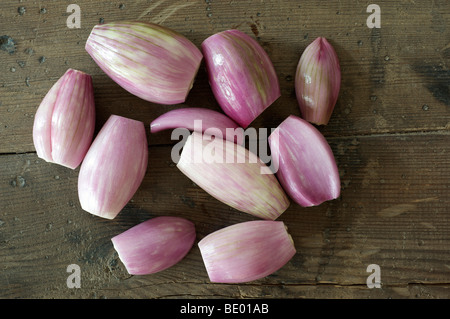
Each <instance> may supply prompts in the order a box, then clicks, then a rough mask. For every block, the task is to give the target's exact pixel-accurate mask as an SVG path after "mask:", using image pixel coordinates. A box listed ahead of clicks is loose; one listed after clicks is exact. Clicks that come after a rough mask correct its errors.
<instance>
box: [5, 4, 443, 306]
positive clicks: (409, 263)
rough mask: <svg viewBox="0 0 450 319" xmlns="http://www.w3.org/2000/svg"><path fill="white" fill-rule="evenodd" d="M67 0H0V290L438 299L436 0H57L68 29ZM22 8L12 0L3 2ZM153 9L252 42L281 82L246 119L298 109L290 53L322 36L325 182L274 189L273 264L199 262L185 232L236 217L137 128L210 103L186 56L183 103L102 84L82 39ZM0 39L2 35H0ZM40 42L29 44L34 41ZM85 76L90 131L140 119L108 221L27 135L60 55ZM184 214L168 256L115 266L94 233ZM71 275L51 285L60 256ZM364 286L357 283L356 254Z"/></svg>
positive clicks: (167, 146) (157, 137)
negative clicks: (289, 254) (129, 194)
mask: <svg viewBox="0 0 450 319" xmlns="http://www.w3.org/2000/svg"><path fill="white" fill-rule="evenodd" d="M70 3H71V2H70V1H69V2H68V1H62V0H55V1H43V0H40V1H27V0H20V1H17V0H14V1H11V0H6V1H2V2H1V5H0V37H1V36H4V37H3V38H2V39H3V40H2V41H3V42H2V50H0V297H1V298H304V297H306V298H448V297H450V211H449V208H450V200H449V197H450V196H449V195H450V183H449V179H450V160H449V154H450V146H449V138H450V134H449V128H450V86H449V84H450V70H449V66H450V23H449V21H450V3H449V2H448V1H447V0H434V1H424V0H415V1H413V0H404V1H395V2H394V1H377V2H376V4H378V5H379V6H380V9H381V11H380V12H381V15H380V17H381V27H380V28H369V27H368V25H367V23H366V22H367V21H366V20H367V18H368V17H369V15H370V14H371V13H370V12H369V13H368V12H367V6H368V5H369V4H371V2H367V1H356V2H355V1H349V0H345V1H342V0H341V1H319V0H307V1H306V0H305V1H293V0H290V1H288V0H285V1H268V0H261V1H242V0H241V1H233V0H230V1H228V0H227V1H219V0H206V1H204V0H199V1H185V0H179V1H169V0H159V1H148V0H137V1H119V0H118V1H116V0H101V1H89V0H76V1H75V0H74V1H72V3H74V4H77V5H78V6H79V7H80V11H81V16H80V17H81V20H80V22H81V26H80V28H68V26H67V23H66V20H67V18H68V16H69V15H70V13H68V12H67V7H68V5H69V4H70ZM20 7H23V8H24V9H20ZM137 19H139V20H142V21H152V22H156V23H160V24H162V25H165V26H167V27H170V28H172V29H174V30H177V31H178V32H180V33H182V34H183V35H185V36H186V37H188V38H189V39H190V40H191V41H192V42H194V43H195V44H196V45H198V46H200V44H201V42H202V41H203V40H204V39H205V38H207V37H208V36H210V35H212V34H214V33H216V32H219V31H223V30H226V29H231V28H238V29H240V30H242V31H243V32H245V33H247V34H249V35H250V36H252V37H254V38H256V39H257V40H258V41H259V43H260V44H261V45H262V46H263V47H264V48H265V50H266V51H267V52H268V54H269V55H270V57H271V59H272V61H273V64H274V66H275V69H276V71H277V74H278V76H279V80H280V85H281V93H282V96H281V97H280V98H279V99H278V100H277V101H276V102H275V103H274V104H273V105H271V106H270V107H269V108H268V109H267V110H266V111H265V112H264V113H263V114H262V115H261V116H260V117H258V118H257V119H256V120H255V121H254V122H253V123H252V127H255V128H260V127H267V128H275V127H276V126H277V125H278V124H279V123H281V121H283V120H284V119H285V118H286V117H287V116H288V115H290V114H294V115H300V111H299V109H298V107H297V102H296V99H295V93H294V81H293V78H294V74H295V69H296V65H297V63H298V60H299V58H300V55H301V53H302V52H303V50H304V49H305V47H306V46H307V45H308V44H309V43H311V42H312V41H313V40H314V39H315V38H316V37H318V36H324V37H326V38H328V39H329V41H330V42H331V43H332V45H333V46H334V47H335V49H336V51H337V54H338V56H339V59H340V63H341V69H342V85H341V91H340V96H339V99H338V102H337V105H336V107H335V110H334V113H333V115H332V118H331V120H330V122H329V124H328V125H327V126H321V127H319V130H320V131H321V132H322V133H323V135H324V136H325V137H326V139H327V141H328V142H329V144H330V146H331V147H332V150H333V152H334V155H335V158H336V162H337V164H338V168H339V173H340V177H341V184H342V185H341V187H342V192H341V196H340V198H338V199H336V200H333V201H329V202H326V203H323V204H322V205H319V206H316V207H309V208H303V207H300V206H299V205H297V204H294V203H293V202H292V203H291V205H290V207H289V209H288V210H287V211H286V212H285V213H284V214H283V215H281V217H280V218H279V219H280V220H282V221H284V222H285V223H286V225H287V226H288V228H289V232H290V234H291V235H292V237H293V240H294V243H295V246H296V248H297V254H296V255H295V256H294V257H293V258H292V260H291V261H290V262H289V263H288V264H286V265H285V266H284V267H283V268H281V269H280V270H279V271H277V272H276V273H274V274H272V275H270V276H268V277H266V278H264V279H260V280H257V281H254V282H249V283H245V284H214V283H211V282H210V281H209V279H208V276H207V273H206V270H205V267H204V265H203V262H202V259H201V255H200V252H199V249H198V246H197V243H198V241H199V240H200V239H201V238H203V237H205V236H206V235H207V234H209V233H211V232H213V231H215V230H218V229H220V228H223V227H225V226H228V225H232V224H235V223H238V222H242V221H247V220H253V219H255V218H252V217H251V216H249V215H247V214H244V213H240V212H238V211H236V210H234V209H230V208H229V207H228V206H226V205H225V204H222V203H221V202H219V201H217V200H216V199H214V198H212V197H211V196H209V195H208V194H206V193H205V192H204V191H203V190H202V189H200V188H199V187H197V186H196V185H194V184H193V183H192V182H191V181H190V180H189V179H188V178H187V177H186V176H184V175H183V174H182V173H181V172H180V171H179V170H178V169H177V168H176V166H175V165H174V163H173V162H172V160H171V157H170V152H171V149H172V147H173V145H174V144H175V143H177V142H178V141H173V140H171V139H170V134H169V133H170V132H161V133H158V134H150V131H149V124H150V122H151V121H152V120H153V119H155V118H156V117H157V116H158V115H160V114H163V113H165V112H167V111H169V110H171V109H175V108H179V107H194V106H195V107H206V108H211V109H215V110H219V107H218V105H217V103H216V101H215V99H214V97H213V95H212V92H211V89H210V87H209V84H208V82H207V79H206V72H205V69H204V64H202V67H201V68H200V71H199V73H198V75H197V78H196V81H195V83H194V87H193V89H192V91H191V92H190V94H189V96H188V98H187V100H186V102H185V103H183V104H180V105H170V106H162V105H157V104H153V103H150V102H146V101H143V100H141V99H139V98H137V97H135V96H133V95H131V94H129V93H128V92H126V91H125V90H124V89H122V88H120V87H119V86H118V85H117V84H115V83H114V82H113V81H112V80H111V79H110V78H108V77H107V76H106V75H105V74H104V73H103V72H102V71H101V70H100V69H99V67H98V66H97V65H96V64H95V63H94V62H93V60H92V59H91V58H90V56H89V55H88V54H87V52H86V51H85V49H84V44H85V42H86V39H87V37H88V35H89V33H90V31H91V29H92V27H93V26H94V25H96V24H98V23H99V21H104V22H112V21H119V20H137ZM10 38H12V39H13V40H14V42H15V47H14V46H8V42H7V41H5V39H6V40H7V39H10ZM43 57H44V58H43ZM68 68H74V69H79V70H82V71H85V72H87V73H89V74H91V75H92V77H93V82H94V89H95V101H96V111H97V123H96V124H97V132H98V129H99V128H100V127H101V125H102V124H103V123H104V122H105V121H106V119H107V118H108V117H109V115H111V114H117V115H122V116H126V117H129V118H133V119H137V120H140V121H143V122H144V123H145V125H146V128H147V132H148V141H149V165H148V171H147V173H146V176H145V179H144V181H143V183H142V185H141V187H140V188H139V190H138V191H137V193H136V194H135V196H134V197H133V199H132V200H131V201H130V203H129V204H127V205H126V207H125V208H124V209H123V210H122V212H121V213H120V214H119V215H118V216H117V217H116V218H115V219H114V220H105V219H102V218H99V217H96V216H93V215H91V214H89V213H87V212H85V211H83V210H82V209H81V207H80V204H79V201H78V195H77V177H78V173H79V169H75V170H71V169H68V168H64V167H62V166H59V165H55V164H49V163H46V162H45V161H44V160H42V159H40V158H38V157H37V155H36V152H35V148H34V145H33V141H32V125H33V118H34V115H35V112H36V109H37V107H38V106H39V104H40V102H41V100H42V98H43V97H44V95H45V94H46V93H47V91H48V90H49V89H50V87H51V86H52V85H53V84H54V83H55V82H56V80H57V79H58V78H59V77H60V76H62V74H63V73H64V72H65V71H66V70H67V69H68ZM162 215H171V216H181V217H185V218H187V219H190V220H191V221H193V222H194V223H195V226H196V229H197V239H196V243H195V244H194V247H193V248H192V250H191V251H190V252H189V253H188V255H187V256H186V257H185V258H184V259H183V260H182V261H181V262H180V263H178V264H177V265H175V266H174V267H172V268H170V269H167V270H165V271H162V272H160V273H157V274H154V275H147V276H130V275H129V274H128V273H127V272H126V269H125V268H124V266H123V264H122V262H121V261H120V259H119V258H118V255H117V253H116V252H115V250H114V248H113V246H112V243H111V237H113V236H115V235H117V234H119V233H121V232H122V231H124V230H126V229H128V228H130V227H132V226H133V225H136V224H138V223H140V222H141V221H144V220H147V219H149V218H152V217H156V216H162ZM71 264H76V265H78V266H79V267H80V274H81V277H80V278H81V287H80V288H70V287H68V285H67V278H68V276H69V275H70V273H68V272H67V267H68V265H71ZM373 264H375V265H378V266H379V267H380V279H381V288H369V287H368V285H367V279H368V277H369V276H370V275H371V272H368V271H367V267H368V266H369V265H373Z"/></svg>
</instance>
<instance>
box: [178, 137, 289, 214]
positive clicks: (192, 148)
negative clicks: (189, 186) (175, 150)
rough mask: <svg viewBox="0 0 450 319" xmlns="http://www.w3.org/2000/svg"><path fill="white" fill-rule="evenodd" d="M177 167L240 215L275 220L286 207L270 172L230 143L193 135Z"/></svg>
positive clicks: (262, 164) (284, 197) (237, 146)
mask: <svg viewBox="0 0 450 319" xmlns="http://www.w3.org/2000/svg"><path fill="white" fill-rule="evenodd" d="M177 167H178V169H180V171H181V172H182V173H183V174H185V175H186V176H187V177H189V178H190V179H191V180H192V181H193V182H194V183H195V184H196V185H198V186H199V187H201V188H202V189H203V190H204V191H206V192H207V193H209V194H210V195H211V196H213V197H214V198H216V199H218V200H219V201H221V202H223V203H225V204H227V205H229V206H231V207H233V208H235V209H237V210H239V211H241V212H245V213H248V214H251V215H254V216H256V217H259V218H262V219H268V220H275V219H277V218H278V217H279V216H280V215H281V214H282V213H283V212H284V211H285V210H286V209H287V208H288V207H289V204H290V203H289V199H288V197H287V195H286V193H285V192H284V190H283V189H282V188H281V186H280V184H279V183H278V181H277V179H276V177H275V175H274V174H273V173H272V171H271V170H270V168H269V167H268V166H267V165H266V164H264V163H263V162H262V161H261V160H260V159H259V158H258V157H257V156H256V155H255V154H254V153H252V152H250V151H249V150H247V149H246V148H245V147H243V146H241V145H238V144H235V143H233V142H230V141H227V140H222V139H218V138H211V137H207V136H206V135H202V134H201V133H198V132H193V133H192V134H191V135H190V136H189V137H188V138H187V139H186V143H185V145H184V147H183V150H182V153H181V157H180V159H179V161H178V163H177Z"/></svg>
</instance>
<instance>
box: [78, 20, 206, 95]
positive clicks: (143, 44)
mask: <svg viewBox="0 0 450 319" xmlns="http://www.w3.org/2000/svg"><path fill="white" fill-rule="evenodd" d="M85 49H86V51H87V52H88V53H89V55H90V56H91V57H92V59H93V60H94V61H95V62H96V63H97V65H98V66H99V67H100V68H101V69H102V70H103V71H104V72H105V73H106V74H107V75H108V76H109V77H110V78H111V79H112V80H114V81H115V82H116V83H117V84H119V85H120V86H121V87H123V88H124V89H125V90H127V91H128V92H130V93H131V94H134V95H136V96H138V97H140V98H142V99H144V100H146V101H150V102H154V103H159V104H177V103H182V102H184V101H185V100H186V97H187V95H188V94H189V91H190V90H191V88H192V85H193V82H194V79H195V76H196V74H197V72H198V69H199V67H200V63H201V60H202V59H203V56H202V53H201V51H200V49H199V48H197V47H196V46H195V45H194V44H193V43H192V42H191V41H189V40H188V39H187V38H186V37H184V36H183V35H181V34H179V33H178V32H176V31H174V30H171V29H169V28H166V27H163V26H161V25H157V24H153V23H147V22H139V21H123V22H111V23H106V24H100V25H96V26H94V28H93V29H92V31H91V33H90V35H89V37H88V39H87V41H86V46H85Z"/></svg>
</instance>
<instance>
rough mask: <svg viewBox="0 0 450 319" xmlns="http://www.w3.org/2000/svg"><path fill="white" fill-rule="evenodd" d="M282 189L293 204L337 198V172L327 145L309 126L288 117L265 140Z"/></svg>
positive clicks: (309, 204)
mask: <svg viewBox="0 0 450 319" xmlns="http://www.w3.org/2000/svg"><path fill="white" fill-rule="evenodd" d="M268 141H269V145H270V150H271V154H272V159H273V160H275V161H277V162H276V164H275V165H276V166H277V167H278V171H277V173H276V175H277V178H278V180H279V181H280V184H281V185H282V186H283V189H284V190H285V191H286V193H287V194H288V195H289V196H290V198H291V199H292V200H294V201H295V202H296V203H297V204H299V205H301V206H303V207H309V206H316V205H320V204H321V203H323V202H325V201H328V200H333V199H336V198H338V197H339V196H340V190H341V184H340V177H339V171H338V168H337V165H336V161H335V158H334V155H333V152H332V150H331V147H330V145H329V144H328V142H327V141H326V139H325V137H324V136H323V135H322V134H321V133H320V131H319V130H318V129H317V128H316V127H315V126H313V125H312V124H311V123H309V122H307V121H305V120H303V119H302V118H299V117H297V116H295V115H290V116H288V117H287V118H286V119H285V120H284V121H283V122H282V123H281V124H280V125H279V126H278V127H277V128H276V129H275V130H274V131H273V132H272V134H271V135H270V136H269V138H268Z"/></svg>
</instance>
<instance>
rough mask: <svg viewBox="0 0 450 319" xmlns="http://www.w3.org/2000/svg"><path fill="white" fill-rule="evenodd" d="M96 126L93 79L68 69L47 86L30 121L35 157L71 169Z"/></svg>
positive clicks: (89, 143)
mask: <svg viewBox="0 0 450 319" xmlns="http://www.w3.org/2000/svg"><path fill="white" fill-rule="evenodd" d="M94 129H95V102H94V89H93V85H92V78H91V76H90V75H89V74H86V73H84V72H82V71H79V70H74V69H68V70H67V71H66V72H65V73H64V75H63V76H62V77H60V78H59V80H58V81H57V82H56V83H55V84H54V85H53V86H52V87H51V88H50V90H49V91H48V92H47V94H46V95H45V97H44V99H43V100H42V102H41V104H40V105H39V107H38V109H37V111H36V115H35V117H34V124H33V143H34V146H35V149H36V153H37V155H38V157H40V158H42V159H44V160H45V161H47V162H50V163H55V164H59V165H62V166H65V167H68V168H71V169H75V168H77V167H78V166H79V165H80V163H81V161H82V160H83V158H84V156H85V155H86V153H87V151H88V149H89V146H90V145H91V142H92V138H93V135H94Z"/></svg>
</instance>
